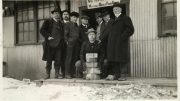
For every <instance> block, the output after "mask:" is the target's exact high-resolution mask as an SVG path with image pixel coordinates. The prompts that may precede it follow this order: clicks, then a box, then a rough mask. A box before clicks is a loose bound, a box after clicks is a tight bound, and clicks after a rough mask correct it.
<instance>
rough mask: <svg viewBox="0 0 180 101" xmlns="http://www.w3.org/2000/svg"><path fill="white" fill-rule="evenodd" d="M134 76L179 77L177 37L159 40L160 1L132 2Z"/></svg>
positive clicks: (132, 69)
mask: <svg viewBox="0 0 180 101" xmlns="http://www.w3.org/2000/svg"><path fill="white" fill-rule="evenodd" d="M130 17H131V18H132V21H133V24H134V27H135V33H134V35H133V36H132V37H131V43H130V48H131V51H130V54H131V75H132V76H134V77H176V76H177V73H176V70H177V69H176V49H177V48H176V44H177V42H176V37H164V38H158V29H157V28H158V26H157V22H158V21H157V0H131V1H130Z"/></svg>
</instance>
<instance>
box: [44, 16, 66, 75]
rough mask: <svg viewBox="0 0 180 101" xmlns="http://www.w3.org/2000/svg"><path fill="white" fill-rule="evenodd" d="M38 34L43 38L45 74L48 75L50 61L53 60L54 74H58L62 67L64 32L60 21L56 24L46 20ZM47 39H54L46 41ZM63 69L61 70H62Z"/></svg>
mask: <svg viewBox="0 0 180 101" xmlns="http://www.w3.org/2000/svg"><path fill="white" fill-rule="evenodd" d="M40 33H41V34H42V36H43V37H44V38H45V41H44V42H43V60H44V61H47V65H46V70H47V71H46V72H47V74H50V70H51V65H52V61H53V60H54V68H55V71H56V74H58V73H59V69H60V66H61V67H63V66H62V54H63V50H62V49H63V48H64V31H63V25H62V23H61V22H60V21H58V22H56V21H55V20H53V19H48V20H46V21H45V22H44V23H43V25H42V27H41V29H40ZM48 37H53V38H54V39H52V40H48ZM62 69H63V68H62Z"/></svg>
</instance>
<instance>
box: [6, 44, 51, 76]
mask: <svg viewBox="0 0 180 101" xmlns="http://www.w3.org/2000/svg"><path fill="white" fill-rule="evenodd" d="M6 49H7V54H8V61H7V63H8V75H9V76H11V77H15V78H18V79H22V78H30V79H40V78H43V76H44V75H45V62H43V61H42V52H43V50H42V46H41V45H34V46H18V47H14V48H6ZM53 74H54V69H52V76H54V75H53Z"/></svg>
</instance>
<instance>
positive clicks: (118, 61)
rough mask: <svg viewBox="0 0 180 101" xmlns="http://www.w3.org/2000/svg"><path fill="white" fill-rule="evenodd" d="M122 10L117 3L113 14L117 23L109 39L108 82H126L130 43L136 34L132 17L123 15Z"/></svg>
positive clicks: (113, 25) (114, 24)
mask: <svg viewBox="0 0 180 101" xmlns="http://www.w3.org/2000/svg"><path fill="white" fill-rule="evenodd" d="M121 12H122V8H121V6H120V5H119V4H117V3H115V4H114V6H113V13H114V15H115V17H116V18H115V21H114V22H113V24H112V28H111V31H110V34H109V37H108V45H107V60H108V62H109V69H108V71H109V73H108V74H109V75H108V76H107V78H106V79H107V80H114V79H118V80H126V78H125V76H126V74H127V64H128V61H129V57H128V42H129V38H130V36H131V35H132V34H133V33H134V27H133V24H132V21H131V19H130V17H128V16H126V15H125V14H121Z"/></svg>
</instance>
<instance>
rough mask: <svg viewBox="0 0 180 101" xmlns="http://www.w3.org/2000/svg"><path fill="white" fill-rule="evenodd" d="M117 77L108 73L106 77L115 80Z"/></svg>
mask: <svg viewBox="0 0 180 101" xmlns="http://www.w3.org/2000/svg"><path fill="white" fill-rule="evenodd" d="M114 79H115V76H114V75H108V76H107V77H106V80H114Z"/></svg>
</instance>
